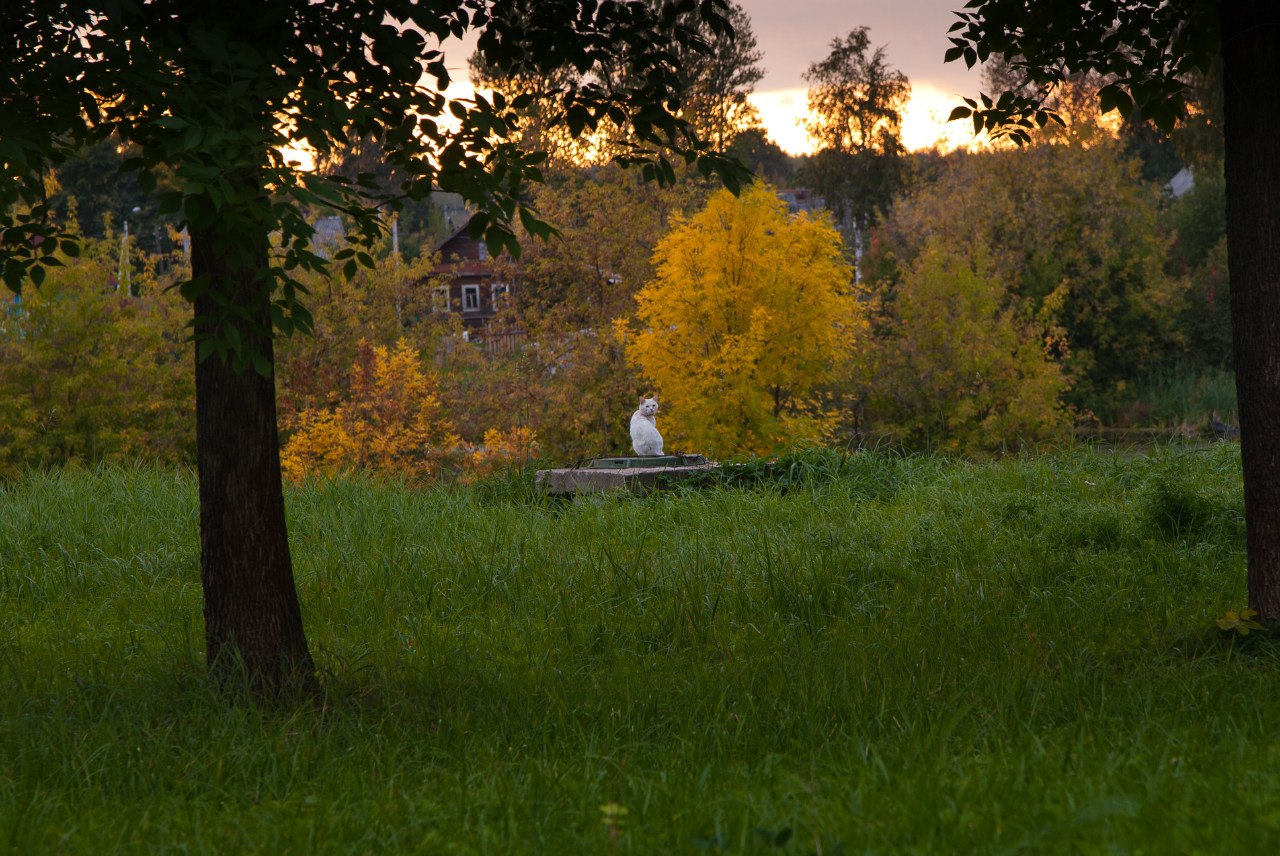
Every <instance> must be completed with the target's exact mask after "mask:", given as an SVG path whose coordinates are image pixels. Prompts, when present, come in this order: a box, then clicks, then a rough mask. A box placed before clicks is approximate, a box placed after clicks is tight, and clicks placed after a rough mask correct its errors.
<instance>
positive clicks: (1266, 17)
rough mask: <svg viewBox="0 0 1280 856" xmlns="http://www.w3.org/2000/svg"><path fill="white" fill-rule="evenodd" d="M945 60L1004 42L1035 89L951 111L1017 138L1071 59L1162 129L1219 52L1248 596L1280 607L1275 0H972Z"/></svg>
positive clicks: (993, 51) (973, 56)
mask: <svg viewBox="0 0 1280 856" xmlns="http://www.w3.org/2000/svg"><path fill="white" fill-rule="evenodd" d="M957 14H958V17H959V20H958V21H957V22H956V23H955V24H954V25H953V27H952V31H953V32H954V33H955V35H954V36H953V39H952V40H953V46H952V48H951V49H950V50H949V51H948V52H947V58H948V59H951V60H955V59H961V58H963V59H964V61H965V62H966V63H967V64H968V65H970V66H973V65H974V64H976V63H977V62H978V61H979V60H985V59H986V58H987V57H989V56H991V55H997V54H998V55H1003V56H1005V57H1006V58H1007V59H1009V60H1010V61H1011V62H1012V63H1013V65H1014V66H1015V68H1017V69H1018V71H1019V72H1020V73H1021V74H1022V76H1023V77H1024V78H1025V79H1026V80H1027V81H1029V82H1031V83H1033V84H1035V85H1036V87H1037V90H1036V95H1034V96H1031V97H1027V96H1020V95H1018V94H1017V93H1003V94H998V95H997V96H996V97H994V98H993V97H991V96H989V95H982V96H980V98H979V99H969V100H968V103H967V106H962V107H958V108H957V109H956V110H955V111H953V113H952V115H953V117H955V118H966V117H969V118H971V119H972V121H973V123H974V128H975V130H976V129H987V130H991V131H997V132H999V131H1007V132H1008V133H1010V134H1012V135H1014V136H1015V137H1017V138H1020V139H1027V138H1029V136H1030V131H1031V130H1032V129H1034V128H1035V127H1036V126H1037V125H1040V126H1043V125H1044V124H1045V122H1047V121H1048V115H1047V114H1046V112H1045V111H1044V110H1043V107H1042V103H1041V98H1042V95H1044V94H1047V93H1049V92H1051V91H1052V89H1053V88H1054V87H1055V86H1056V85H1057V84H1058V83H1059V82H1060V81H1061V80H1062V77H1063V74H1064V73H1065V72H1066V70H1068V69H1077V70H1083V69H1097V70H1099V71H1103V72H1106V73H1109V74H1112V75H1114V76H1115V81H1114V82H1113V83H1111V84H1110V85H1108V86H1106V87H1104V88H1103V89H1102V91H1101V92H1100V94H1099V105H1098V106H1099V109H1100V110H1101V111H1102V112H1108V111H1110V110H1112V109H1117V110H1119V111H1120V113H1121V114H1122V115H1128V114H1130V113H1132V112H1133V111H1134V110H1135V109H1136V110H1139V111H1140V112H1141V114H1142V115H1143V116H1144V117H1146V118H1147V119H1149V120H1151V121H1153V122H1155V124H1157V125H1158V126H1160V127H1161V128H1163V129H1165V130H1170V129H1172V128H1173V126H1174V124H1175V123H1176V122H1177V120H1178V118H1179V115H1180V114H1181V113H1182V110H1183V107H1184V106H1185V104H1186V102H1187V98H1188V93H1189V91H1190V88H1191V86H1192V85H1193V81H1194V80H1195V75H1196V73H1197V72H1199V73H1201V74H1204V73H1207V72H1209V71H1210V70H1211V69H1212V67H1213V63H1214V60H1215V59H1219V60H1220V61H1221V63H1222V74H1223V80H1225V81H1228V84H1227V85H1225V86H1224V87H1223V102H1222V116H1223V123H1222V127H1223V142H1224V154H1225V160H1224V162H1225V175H1226V208H1227V265H1228V270H1229V278H1230V284H1231V326H1232V339H1233V345H1232V351H1233V356H1234V363H1235V370H1236V389H1237V400H1238V404H1239V416H1240V445H1241V456H1242V458H1243V463H1244V483H1245V529H1246V533H1247V535H1246V539H1247V549H1248V561H1249V570H1248V589H1249V605H1250V607H1251V608H1253V609H1255V610H1257V612H1258V614H1259V616H1260V618H1261V620H1263V621H1276V620H1280V242H1277V241H1276V240H1275V236H1276V234H1278V233H1280V212H1278V211H1277V209H1276V204H1275V203H1276V200H1277V199H1280V171H1277V170H1276V169H1275V164H1276V163H1277V161H1280V152H1278V151H1277V148H1278V147H1280V51H1277V50H1276V49H1275V33H1276V32H1277V29H1278V28H1280V5H1277V4H1275V3H1273V2H1271V0H1220V2H1213V0H1175V2H1165V1H1164V0H1142V2H1129V0H1103V2H1091V3H1089V4H1088V6H1087V7H1082V6H1073V5H1070V4H1058V3H1035V4H1031V3H1026V2H1023V0H978V2H976V3H973V4H970V6H969V7H968V11H964V12H960V13H957Z"/></svg>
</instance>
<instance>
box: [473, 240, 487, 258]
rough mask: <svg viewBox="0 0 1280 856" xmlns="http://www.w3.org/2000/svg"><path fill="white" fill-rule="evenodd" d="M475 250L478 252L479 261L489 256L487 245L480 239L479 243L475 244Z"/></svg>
mask: <svg viewBox="0 0 1280 856" xmlns="http://www.w3.org/2000/svg"><path fill="white" fill-rule="evenodd" d="M476 250H477V251H478V253H479V256H480V261H484V260H485V259H487V258H489V245H488V244H486V243H485V242H484V241H481V242H480V243H478V244H476Z"/></svg>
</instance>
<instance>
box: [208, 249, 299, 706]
mask: <svg viewBox="0 0 1280 856" xmlns="http://www.w3.org/2000/svg"><path fill="white" fill-rule="evenodd" d="M245 243H246V242H245V241H244V240H240V241H238V242H237V241H236V238H235V237H233V236H231V235H228V234H225V233H222V232H220V231H219V229H218V228H217V227H214V228H209V229H203V230H200V229H197V230H193V231H192V233H191V267H192V274H193V276H194V277H195V278H196V279H199V278H201V277H205V276H208V277H210V281H211V282H212V283H213V288H214V289H215V290H216V293H217V294H218V295H219V296H220V297H225V298H226V299H227V300H229V301H230V303H231V305H232V306H233V307H237V308H239V309H242V310H243V311H244V316H243V317H244V318H245V319H246V321H247V322H248V323H241V324H240V325H239V326H240V329H241V331H242V337H243V339H244V341H245V343H246V345H248V346H251V347H254V348H256V349H258V351H259V353H261V354H263V355H264V356H265V357H266V359H267V364H268V365H269V366H270V365H273V364H274V362H273V358H272V349H271V335H270V329H271V328H270V320H269V314H268V313H269V306H268V303H267V299H266V296H265V290H264V288H263V287H262V286H260V285H258V284H257V282H256V281H255V279H256V277H261V276H263V275H264V273H265V271H266V270H267V252H268V246H267V236H266V234H265V233H264V234H262V235H261V236H255V237H252V238H250V239H249V243H250V247H248V248H246V246H245ZM237 244H238V245H237ZM246 256H247V258H248V261H249V264H248V265H247V266H246V265H245V264H244V262H245V260H246ZM228 259H237V260H238V261H239V262H240V264H238V265H237V267H236V269H234V270H233V269H230V267H229V264H228ZM211 294H212V292H210V293H206V294H205V295H203V296H200V297H198V298H197V299H196V301H195V313H196V319H197V320H196V324H197V326H196V330H197V335H199V334H200V333H203V332H207V331H208V330H209V329H210V327H211V323H210V322H209V321H208V320H207V319H208V318H209V317H210V316H211V315H213V314H214V313H215V311H216V303H215V300H214V298H213V297H212V296H211ZM250 319H251V320H250ZM246 328H251V329H248V330H246ZM255 331H256V332H255ZM196 457H197V467H198V471H199V476H200V578H201V581H202V583H203V585H204V621H205V646H206V648H205V654H206V657H207V659H208V663H209V670H210V673H211V674H212V675H213V676H214V677H215V679H217V680H218V681H219V682H220V683H224V684H226V685H229V686H238V685H247V687H248V688H249V689H250V691H252V692H253V693H254V694H255V695H258V696H263V697H273V698H280V697H289V696H297V695H307V694H310V693H312V692H314V691H315V690H316V688H317V684H316V678H315V669H314V665H313V663H312V660H311V654H310V652H309V651H308V650H307V640H306V636H305V635H304V633H303V629H302V614H301V611H300V610H299V607H298V596H297V591H296V589H295V588H294V581H293V565H292V562H291V560H290V557H289V541H288V534H287V531H286V527H285V514H284V494H283V490H282V486H281V480H280V449H279V437H278V434H277V428H276V398H275V379H274V377H264V376H263V375H261V374H259V373H258V372H257V371H255V370H254V368H253V367H252V363H250V364H249V367H247V368H243V369H242V370H239V371H237V369H236V367H235V366H233V365H232V363H231V361H229V360H223V359H220V358H219V357H218V356H217V355H213V356H210V357H208V358H207V359H205V360H203V361H198V362H197V364H196Z"/></svg>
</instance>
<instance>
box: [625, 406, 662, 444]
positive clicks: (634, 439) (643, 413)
mask: <svg viewBox="0 0 1280 856" xmlns="http://www.w3.org/2000/svg"><path fill="white" fill-rule="evenodd" d="M657 412H658V399H657V398H642V399H640V407H639V408H637V410H636V412H635V413H632V414H631V448H633V449H635V450H636V454H637V455H643V456H644V457H653V456H655V455H661V454H662V435H661V434H659V433H658V420H657V419H655V418H654V414H655V413H657Z"/></svg>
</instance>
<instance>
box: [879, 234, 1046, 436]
mask: <svg viewBox="0 0 1280 856" xmlns="http://www.w3.org/2000/svg"><path fill="white" fill-rule="evenodd" d="M884 316H885V317H884V318H883V319H882V321H881V322H880V324H879V325H878V326H880V327H882V328H883V329H882V330H881V332H880V334H879V335H877V336H876V337H875V338H874V340H873V344H872V345H871V346H870V348H869V349H868V353H867V359H866V372H865V374H864V375H863V376H862V378H861V381H862V384H864V386H865V390H866V392H865V401H866V407H867V412H868V418H869V419H870V421H871V428H872V430H873V432H874V433H875V434H877V435H880V436H888V437H891V438H893V439H894V440H895V441H897V442H899V443H903V444H905V445H907V446H909V447H913V448H933V449H950V450H955V451H960V452H965V453H972V452H990V451H998V450H1001V449H1008V448H1011V447H1012V448H1015V449H1016V448H1019V447H1022V446H1026V445H1035V444H1038V443H1041V442H1043V441H1045V440H1048V439H1051V438H1055V437H1060V436H1061V435H1062V433H1063V432H1064V430H1066V429H1067V428H1068V427H1069V425H1070V420H1069V418H1068V411H1067V409H1066V408H1065V407H1064V406H1063V403H1062V400H1061V397H1062V393H1063V392H1065V391H1066V388H1067V386H1068V380H1067V377H1066V375H1065V374H1064V373H1063V371H1062V368H1061V367H1060V366H1059V365H1058V363H1057V362H1056V361H1054V360H1053V359H1052V358H1051V357H1050V356H1048V355H1047V354H1046V350H1047V347H1046V343H1047V339H1048V335H1047V334H1048V332H1049V331H1047V330H1046V329H1045V325H1044V324H1043V323H1042V322H1041V323H1037V322H1036V321H1035V320H1034V319H1033V318H1032V317H1031V316H1030V313H1029V312H1028V311H1027V310H1026V309H1025V308H1024V301H1020V300H1019V299H1018V298H1017V297H1016V296H1015V295H1013V294H1011V293H1010V291H1009V289H1008V287H1007V286H1006V285H1005V284H1003V283H1001V282H1000V281H999V280H998V279H997V278H996V276H994V275H993V273H992V272H991V271H990V270H989V269H988V266H987V263H986V260H985V258H984V256H983V255H982V254H981V253H979V254H978V255H977V256H976V257H974V256H973V254H972V253H971V251H970V250H969V249H968V248H966V249H965V250H964V251H957V249H956V248H953V247H948V246H947V245H946V244H945V242H944V239H942V238H932V239H930V240H928V241H927V242H926V244H925V246H924V247H923V248H922V249H921V251H920V253H919V255H918V256H917V257H916V259H915V261H914V262H913V263H912V264H911V266H910V268H909V269H908V270H907V271H906V273H905V274H904V276H903V278H902V282H901V283H900V284H899V285H898V286H897V288H896V289H895V290H894V292H893V297H892V299H891V300H890V301H889V303H888V305H887V306H886V309H885V313H884Z"/></svg>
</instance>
